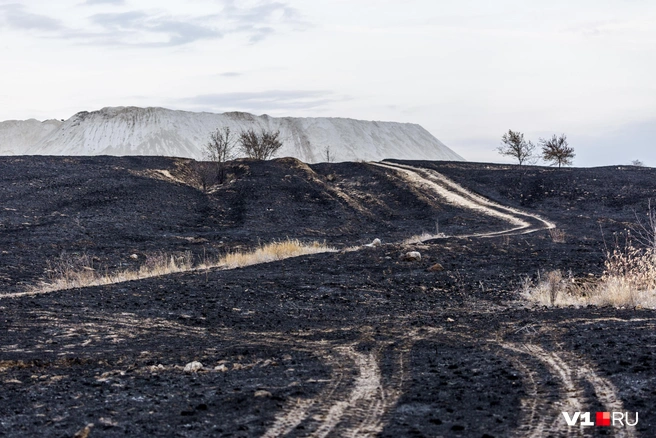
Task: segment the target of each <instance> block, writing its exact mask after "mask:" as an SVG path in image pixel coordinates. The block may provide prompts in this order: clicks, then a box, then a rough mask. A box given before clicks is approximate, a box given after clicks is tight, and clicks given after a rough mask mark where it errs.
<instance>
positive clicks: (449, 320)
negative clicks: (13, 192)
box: [446, 318, 456, 322]
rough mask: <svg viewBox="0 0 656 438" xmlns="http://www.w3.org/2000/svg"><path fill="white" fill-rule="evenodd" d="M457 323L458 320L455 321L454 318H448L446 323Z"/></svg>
mask: <svg viewBox="0 0 656 438" xmlns="http://www.w3.org/2000/svg"><path fill="white" fill-rule="evenodd" d="M455 321H456V320H455V319H453V318H447V319H446V322H455Z"/></svg>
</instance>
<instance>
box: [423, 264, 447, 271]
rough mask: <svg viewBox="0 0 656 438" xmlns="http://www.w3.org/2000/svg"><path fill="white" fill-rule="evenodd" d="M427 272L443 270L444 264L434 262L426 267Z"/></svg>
mask: <svg viewBox="0 0 656 438" xmlns="http://www.w3.org/2000/svg"><path fill="white" fill-rule="evenodd" d="M427 271H428V272H440V271H444V266H442V265H440V264H439V263H435V264H434V265H433V266H431V267H430V268H428V269H427Z"/></svg>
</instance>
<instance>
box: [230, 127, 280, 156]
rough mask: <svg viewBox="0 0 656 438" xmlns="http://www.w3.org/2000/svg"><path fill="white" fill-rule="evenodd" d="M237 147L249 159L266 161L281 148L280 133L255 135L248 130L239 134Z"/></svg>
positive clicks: (265, 132)
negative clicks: (238, 146)
mask: <svg viewBox="0 0 656 438" xmlns="http://www.w3.org/2000/svg"><path fill="white" fill-rule="evenodd" d="M239 145H240V148H241V150H242V152H243V153H244V154H245V155H246V156H247V157H249V158H255V159H256V160H268V159H270V158H271V157H273V155H274V154H275V153H276V152H278V150H279V149H280V148H281V147H282V141H281V140H280V131H275V132H272V131H266V130H262V132H261V133H259V134H258V133H256V132H255V131H254V130H252V129H249V130H247V131H242V133H241V134H239Z"/></svg>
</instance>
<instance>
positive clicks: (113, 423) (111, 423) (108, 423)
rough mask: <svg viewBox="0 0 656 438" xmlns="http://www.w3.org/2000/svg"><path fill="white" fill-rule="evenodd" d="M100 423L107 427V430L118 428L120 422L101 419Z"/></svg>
mask: <svg viewBox="0 0 656 438" xmlns="http://www.w3.org/2000/svg"><path fill="white" fill-rule="evenodd" d="M98 422H99V423H100V424H102V425H103V426H105V427H106V428H110V427H116V426H118V422H117V421H114V420H112V419H111V418H105V417H100V420H98Z"/></svg>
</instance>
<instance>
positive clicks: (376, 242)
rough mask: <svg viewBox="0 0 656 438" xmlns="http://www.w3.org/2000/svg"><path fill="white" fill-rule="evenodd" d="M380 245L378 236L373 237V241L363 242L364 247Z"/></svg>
mask: <svg viewBox="0 0 656 438" xmlns="http://www.w3.org/2000/svg"><path fill="white" fill-rule="evenodd" d="M380 245H382V242H381V241H380V239H379V238H375V239H374V240H373V242H371V243H367V244H365V245H364V246H365V248H375V247H378V246H380Z"/></svg>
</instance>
